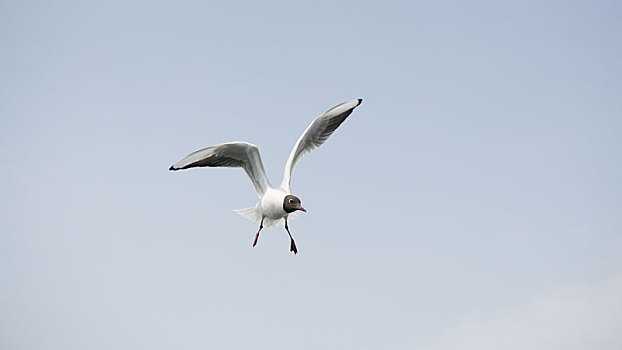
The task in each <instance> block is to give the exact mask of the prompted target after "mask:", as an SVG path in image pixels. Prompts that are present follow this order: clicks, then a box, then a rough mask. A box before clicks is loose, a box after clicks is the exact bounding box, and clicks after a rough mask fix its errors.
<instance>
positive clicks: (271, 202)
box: [259, 188, 287, 220]
mask: <svg viewBox="0 0 622 350" xmlns="http://www.w3.org/2000/svg"><path fill="white" fill-rule="evenodd" d="M286 195H287V193H284V192H281V191H279V190H275V189H272V188H271V189H268V190H267V191H266V193H265V194H264V195H263V197H262V198H261V201H260V207H259V211H260V212H261V215H262V216H265V217H268V218H270V219H274V220H276V219H281V218H284V217H285V215H287V213H286V212H285V210H283V200H285V196H286Z"/></svg>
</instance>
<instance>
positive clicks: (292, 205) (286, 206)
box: [283, 194, 307, 214]
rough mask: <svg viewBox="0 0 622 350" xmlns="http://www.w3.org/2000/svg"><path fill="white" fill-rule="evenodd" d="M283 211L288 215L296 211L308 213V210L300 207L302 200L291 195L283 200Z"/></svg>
mask: <svg viewBox="0 0 622 350" xmlns="http://www.w3.org/2000/svg"><path fill="white" fill-rule="evenodd" d="M283 210H285V212H286V213H288V214H289V213H293V212H295V211H296V210H302V211H304V212H306V211H307V209H305V208H303V207H302V205H300V198H298V197H296V196H293V195H291V194H288V195H287V196H285V199H284V200H283Z"/></svg>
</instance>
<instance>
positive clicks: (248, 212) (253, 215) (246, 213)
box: [233, 207, 300, 227]
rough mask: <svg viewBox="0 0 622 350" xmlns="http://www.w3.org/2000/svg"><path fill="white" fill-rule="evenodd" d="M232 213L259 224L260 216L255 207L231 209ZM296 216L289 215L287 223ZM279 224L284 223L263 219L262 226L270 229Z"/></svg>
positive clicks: (296, 215) (296, 213) (296, 214)
mask: <svg viewBox="0 0 622 350" xmlns="http://www.w3.org/2000/svg"><path fill="white" fill-rule="evenodd" d="M233 211H234V212H236V213H238V214H240V215H241V216H242V217H244V218H247V219H249V220H250V221H253V222H259V221H260V220H261V214H259V210H257V207H250V208H244V209H233ZM298 214H300V213H298V212H294V213H291V214H289V215H288V216H287V219H288V221H292V220H294V219H295V218H296V217H298ZM279 223H284V221H283V219H277V220H272V219H270V218H265V219H264V222H263V225H264V226H266V227H272V226H276V225H278V224H279Z"/></svg>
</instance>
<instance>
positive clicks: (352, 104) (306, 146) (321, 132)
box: [281, 98, 363, 192]
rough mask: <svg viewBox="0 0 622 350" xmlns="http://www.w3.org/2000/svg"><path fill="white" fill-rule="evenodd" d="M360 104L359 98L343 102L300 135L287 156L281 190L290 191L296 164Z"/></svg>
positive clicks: (316, 119)
mask: <svg viewBox="0 0 622 350" xmlns="http://www.w3.org/2000/svg"><path fill="white" fill-rule="evenodd" d="M361 102H363V100H362V99H360V98H359V99H357V100H352V101H348V102H344V103H342V104H340V105H338V106H336V107H333V108H331V109H329V110H328V111H326V112H325V113H324V114H322V115H320V116H319V117H317V118H315V120H314V121H313V122H312V123H311V124H310V125H309V126H308V127H307V129H306V130H305V131H304V132H303V133H302V135H300V138H299V139H298V141H297V142H296V144H295V145H294V148H293V149H292V152H291V153H290V154H289V158H288V159H287V163H286V164H285V171H284V174H283V182H282V183H281V188H283V189H285V190H287V191H288V192H289V191H290V180H291V176H292V171H293V170H294V166H296V163H298V161H299V160H300V158H301V157H302V156H303V155H304V154H305V153H308V152H311V151H312V150H314V149H315V148H317V147H319V146H321V145H322V144H323V143H324V142H325V141H326V140H327V139H328V137H329V136H330V135H331V134H332V133H333V132H334V131H335V130H336V129H337V128H338V127H339V125H341V123H343V121H344V120H346V118H347V117H348V116H349V115H350V113H352V111H353V110H354V108H356V107H357V106H358V105H360V104H361Z"/></svg>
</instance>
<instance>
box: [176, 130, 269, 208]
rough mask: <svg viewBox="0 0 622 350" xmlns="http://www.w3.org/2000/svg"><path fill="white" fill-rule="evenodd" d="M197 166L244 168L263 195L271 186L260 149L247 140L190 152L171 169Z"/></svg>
mask: <svg viewBox="0 0 622 350" xmlns="http://www.w3.org/2000/svg"><path fill="white" fill-rule="evenodd" d="M195 167H229V168H243V169H244V171H246V174H248V177H249V178H250V179H251V181H252V182H253V186H255V190H256V191H257V194H258V195H259V197H261V196H262V195H263V194H264V193H265V192H266V190H267V189H268V188H269V187H270V183H269V182H268V178H267V177H266V171H265V170H264V167H263V163H262V161H261V156H260V155H259V149H257V147H256V146H255V145H252V144H250V143H247V142H229V143H224V144H221V145H216V146H211V147H207V148H204V149H201V150H198V151H196V152H193V153H190V154H189V155H187V156H185V157H184V158H183V159H181V160H180V161H178V162H177V163H175V164H174V165H172V166H171V167H170V168H169V170H182V169H188V168H195Z"/></svg>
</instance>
